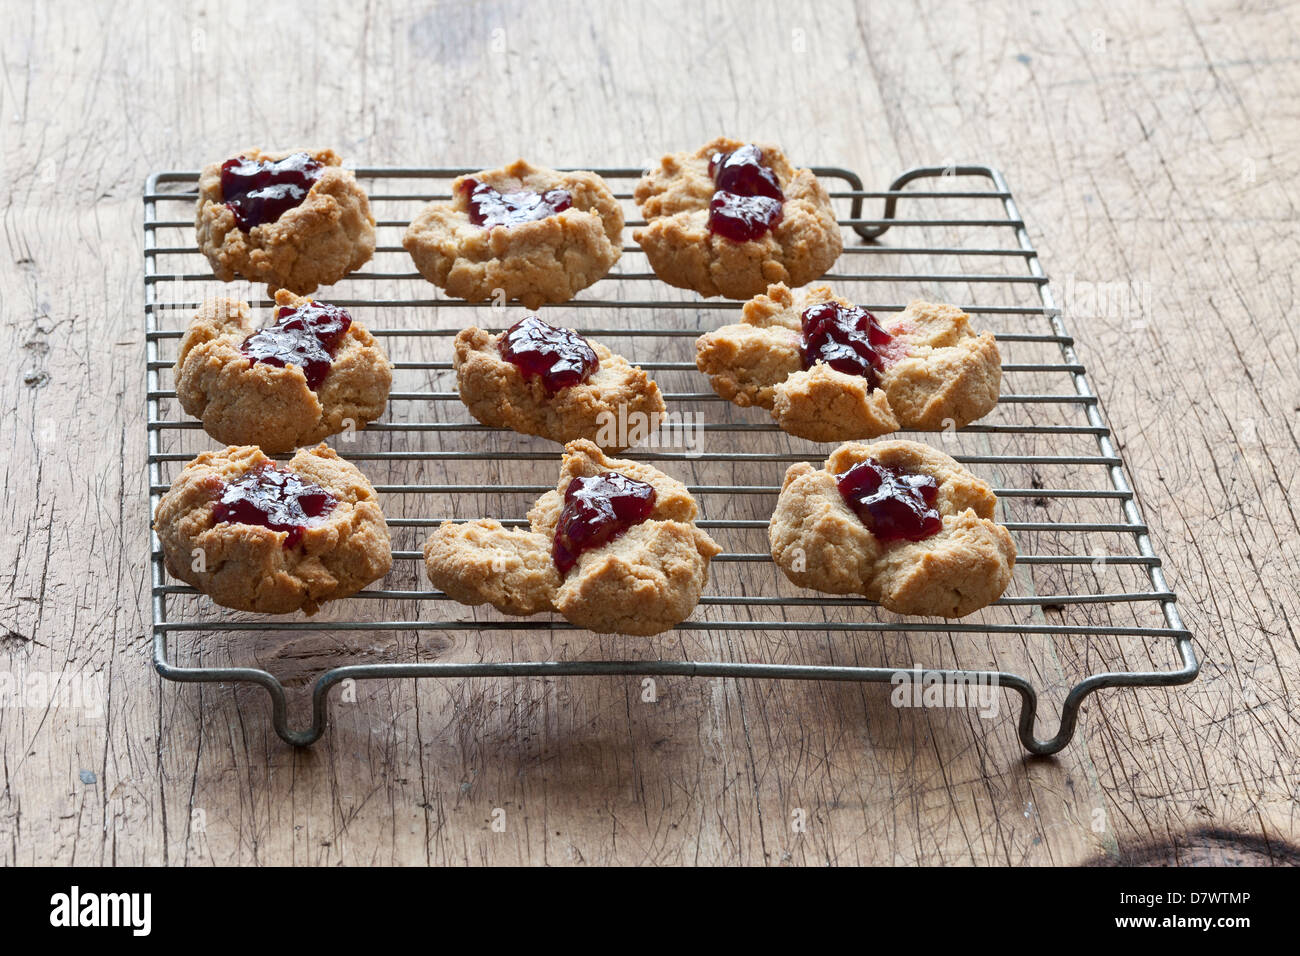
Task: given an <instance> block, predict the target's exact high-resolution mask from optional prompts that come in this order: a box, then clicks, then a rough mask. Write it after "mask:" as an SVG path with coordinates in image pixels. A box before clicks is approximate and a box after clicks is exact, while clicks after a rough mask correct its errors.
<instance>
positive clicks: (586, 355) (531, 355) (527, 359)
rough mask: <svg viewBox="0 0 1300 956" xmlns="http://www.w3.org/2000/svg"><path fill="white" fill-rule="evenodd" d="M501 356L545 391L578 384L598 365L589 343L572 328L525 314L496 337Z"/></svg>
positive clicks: (598, 362) (587, 377)
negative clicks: (565, 327)
mask: <svg viewBox="0 0 1300 956" xmlns="http://www.w3.org/2000/svg"><path fill="white" fill-rule="evenodd" d="M497 348H498V349H500V351H501V357H502V358H503V359H505V360H506V361H507V362H510V363H512V364H513V365H515V366H517V367H518V368H519V370H520V371H521V372H523V373H524V374H525V375H526V376H529V377H530V378H531V377H533V376H537V377H539V378H540V379H541V380H542V385H544V386H545V387H546V390H547V391H548V392H551V393H554V392H558V391H559V390H560V389H562V388H568V387H569V386H571V385H581V384H582V383H583V382H585V381H586V380H587V379H589V378H591V376H592V373H593V372H595V371H596V369H598V368H600V359H598V358H597V357H596V353H595V352H594V351H593V350H592V348H591V346H590V345H588V344H587V340H586V339H584V338H583V337H582V336H581V335H579V334H578V333H577V332H575V331H573V329H561V328H556V327H555V326H553V325H551V324H549V323H547V322H543V321H542V320H541V319H539V318H538V317H537V316H535V315H526V316H524V317H523V318H522V319H520V320H519V321H518V322H516V323H515V324H514V325H512V326H511V327H510V328H509V329H508V330H507V331H506V333H505V334H504V335H503V336H501V338H500V339H498V340H497Z"/></svg>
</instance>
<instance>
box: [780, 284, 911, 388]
mask: <svg viewBox="0 0 1300 956" xmlns="http://www.w3.org/2000/svg"><path fill="white" fill-rule="evenodd" d="M801 323H802V325H803V339H802V341H801V342H800V343H799V352H800V354H801V355H802V356H803V367H804V368H812V367H813V365H814V364H816V363H817V362H825V363H826V364H827V365H829V366H830V367H831V368H833V369H835V370H836V371H839V372H844V373H845V374H846V375H861V376H862V377H863V378H865V379H866V380H867V382H868V383H869V384H870V385H871V387H872V388H875V387H877V386H878V385H879V384H880V373H881V372H883V371H884V369H885V356H884V354H883V352H884V349H885V347H886V346H887V345H889V344H890V343H891V342H893V340H894V337H893V336H892V335H890V334H889V333H888V332H886V331H885V330H884V329H883V328H882V327H881V325H880V323H879V322H878V321H877V320H876V317H875V316H874V315H872V314H871V313H870V312H868V311H867V310H866V309H864V308H861V307H860V306H856V305H854V306H844V305H841V304H840V303H839V302H821V303H818V304H817V305H814V306H810V307H809V308H807V309H805V310H804V313H803V316H802V319H801Z"/></svg>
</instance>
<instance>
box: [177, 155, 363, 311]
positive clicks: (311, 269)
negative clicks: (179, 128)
mask: <svg viewBox="0 0 1300 956" xmlns="http://www.w3.org/2000/svg"><path fill="white" fill-rule="evenodd" d="M194 226H195V230H196V232H197V233H198V240H199V251H200V252H202V253H203V254H204V255H205V256H207V257H208V261H209V262H210V263H211V264H212V271H213V273H214V274H215V275H216V277H217V278H218V279H220V280H221V281H223V282H230V281H231V280H232V279H234V278H235V276H236V275H240V276H243V277H244V278H245V279H248V280H250V281H252V282H265V283H266V284H267V287H268V288H269V290H270V291H271V292H275V290H277V289H288V290H290V291H291V292H296V293H298V294H299V295H307V294H308V293H309V292H314V291H315V290H316V287H317V286H321V285H330V284H331V283H334V282H337V281H338V280H339V279H342V278H343V277H344V276H346V275H347V274H348V273H349V272H354V271H355V270H357V269H360V268H361V267H362V266H363V265H365V264H366V263H367V262H369V261H370V257H371V256H373V255H374V254H375V217H374V216H373V215H371V213H370V200H369V198H368V197H367V196H366V194H365V191H364V190H362V188H361V187H360V186H359V185H357V178H356V176H355V175H353V173H352V171H351V170H349V169H344V168H343V166H342V160H340V159H339V157H338V154H337V153H335V152H334V151H333V150H332V149H300V150H293V151H290V152H283V153H270V152H263V151H262V150H260V149H246V150H244V151H243V152H241V153H240V154H239V155H238V156H235V157H234V158H232V159H227V160H226V161H225V162H221V163H212V164H211V165H209V166H207V167H205V168H204V170H203V173H202V174H201V175H200V176H199V203H198V208H197V210H196V212H195V219H194Z"/></svg>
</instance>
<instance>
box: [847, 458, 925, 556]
mask: <svg viewBox="0 0 1300 956" xmlns="http://www.w3.org/2000/svg"><path fill="white" fill-rule="evenodd" d="M835 483H836V484H837V485H838V486H839V489H840V494H841V495H842V496H843V498H844V501H845V503H846V504H847V505H848V506H849V507H850V508H852V509H853V511H854V512H855V513H856V514H857V516H858V517H859V518H861V519H862V523H863V524H865V525H866V526H867V527H868V528H869V529H870V530H871V533H872V534H874V535H875V536H876V537H877V538H879V539H880V540H882V541H923V540H925V539H926V538H928V537H930V536H931V535H935V534H938V533H939V531H940V530H942V528H943V519H942V518H941V517H940V516H939V512H938V511H936V510H935V508H934V502H935V499H936V498H938V496H939V483H938V482H937V481H935V479H933V478H931V477H930V476H929V475H913V474H909V473H907V472H905V471H898V470H896V469H893V468H889V467H886V466H885V465H882V464H881V463H880V462H878V461H876V460H875V459H874V458H868V459H867V460H866V461H862V462H859V463H858V464H856V465H854V466H853V467H852V468H850V469H849V470H848V471H846V472H844V473H843V474H841V475H836V476H835Z"/></svg>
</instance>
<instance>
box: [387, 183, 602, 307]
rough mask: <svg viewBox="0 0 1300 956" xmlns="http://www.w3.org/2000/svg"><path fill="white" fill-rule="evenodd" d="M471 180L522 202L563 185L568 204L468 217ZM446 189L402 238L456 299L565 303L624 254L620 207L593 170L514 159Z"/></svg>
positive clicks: (425, 269) (438, 283)
mask: <svg viewBox="0 0 1300 956" xmlns="http://www.w3.org/2000/svg"><path fill="white" fill-rule="evenodd" d="M477 184H482V185H485V186H486V187H488V188H490V189H491V190H495V191H496V192H497V193H499V194H501V195H500V196H498V197H497V198H498V199H505V200H512V197H517V198H519V199H520V201H521V202H524V204H525V205H529V204H533V203H534V201H535V200H540V199H542V198H544V195H545V194H548V193H550V192H551V191H552V190H562V191H564V192H565V193H567V194H568V200H567V201H568V202H569V203H570V205H568V206H567V207H566V208H563V209H561V210H560V211H558V212H553V213H550V214H546V215H543V216H541V218H533V219H527V220H525V221H518V222H513V223H512V224H496V225H490V226H489V225H479V224H476V223H475V222H473V221H472V220H471V217H470V213H471V194H472V192H473V190H474V188H475V186H476V185H477ZM451 193H452V198H451V202H435V203H430V204H429V205H427V206H425V207H424V209H423V210H421V211H420V213H419V214H418V215H417V216H416V217H415V219H413V220H412V221H411V225H410V227H409V228H408V229H407V230H406V235H405V236H404V237H403V239H402V245H403V246H405V247H406V251H407V252H409V253H410V254H411V259H412V260H413V261H414V262H415V267H416V268H417V269H418V270H419V271H420V274H421V275H423V276H424V277H425V278H426V279H428V280H429V281H430V282H432V283H433V284H434V285H436V286H437V287H438V288H440V289H442V290H444V291H445V292H446V293H447V294H448V295H452V296H455V297H456V298H459V299H466V300H468V301H470V302H480V301H483V300H485V299H489V298H493V297H495V296H496V295H498V294H501V295H504V297H505V298H506V299H507V300H516V299H517V300H518V301H520V302H522V303H523V305H524V306H525V307H526V308H529V309H536V308H538V307H540V306H541V305H542V304H543V303H545V302H567V301H569V300H570V299H572V298H573V297H574V296H575V295H577V294H578V293H579V292H580V291H582V290H583V289H585V288H587V287H588V286H589V285H591V284H592V283H594V282H596V281H597V280H599V279H601V278H603V277H604V276H605V274H606V273H608V272H609V270H610V267H611V266H613V264H614V263H615V262H617V261H618V257H619V256H620V255H621V254H622V236H623V210H622V208H621V207H620V206H619V204H618V200H616V199H615V198H614V194H613V193H612V192H611V191H610V189H609V187H608V186H607V185H606V184H605V181H604V180H603V179H601V178H600V177H599V176H597V175H596V174H595V173H590V172H559V171H557V170H554V169H547V168H545V167H543V166H533V165H532V164H531V163H528V162H525V161H524V160H522V159H519V160H516V161H515V162H513V163H511V164H510V165H508V166H506V167H504V168H502V169H491V170H484V171H481V172H477V173H474V174H472V175H470V176H461V177H460V178H458V179H457V180H455V182H453V183H452V189H451ZM521 193H524V194H532V195H531V197H530V196H527V195H525V196H522V197H520V196H519V194H521ZM498 290H500V292H499V293H498Z"/></svg>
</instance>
